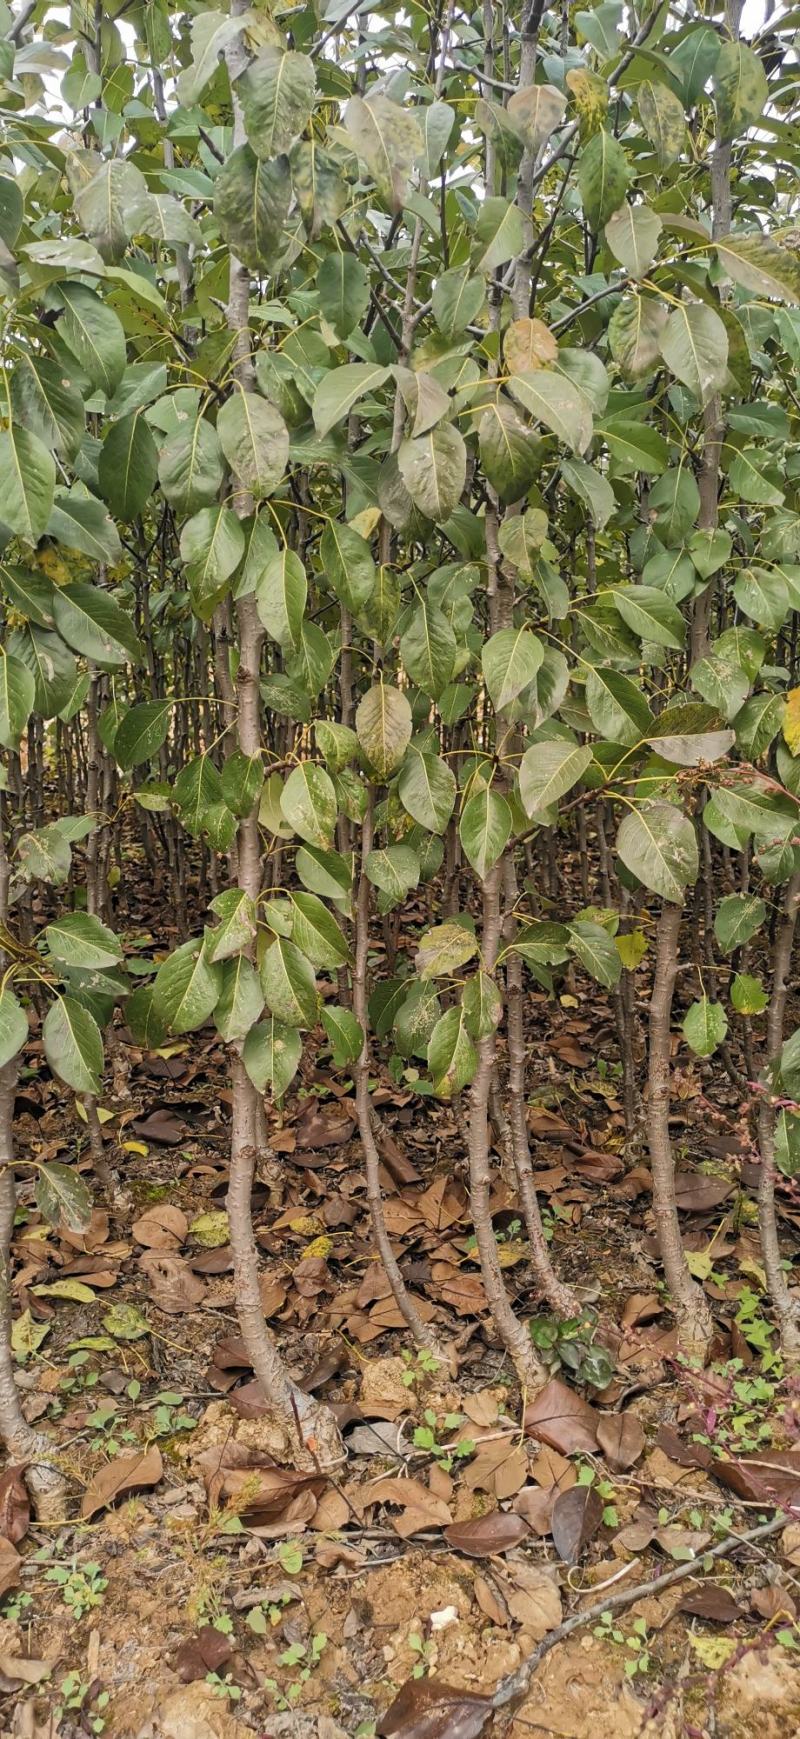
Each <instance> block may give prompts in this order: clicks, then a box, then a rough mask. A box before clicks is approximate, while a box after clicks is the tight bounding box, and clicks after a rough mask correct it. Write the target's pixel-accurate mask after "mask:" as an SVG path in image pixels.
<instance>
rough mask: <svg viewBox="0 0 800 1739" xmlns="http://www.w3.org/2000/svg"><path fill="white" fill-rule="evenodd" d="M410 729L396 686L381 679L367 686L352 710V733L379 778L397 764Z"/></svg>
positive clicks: (405, 704) (405, 705)
mask: <svg viewBox="0 0 800 1739" xmlns="http://www.w3.org/2000/svg"><path fill="white" fill-rule="evenodd" d="M411 730H412V722H411V708H410V706H409V704H408V701H407V699H406V696H405V695H404V694H401V692H400V690H399V689H397V688H392V687H391V685H390V684H388V683H385V682H379V683H377V684H376V685H375V687H374V688H369V689H367V692H366V694H365V695H364V696H363V697H362V699H361V700H360V701H359V704H358V708H357V711H356V736H357V737H358V740H359V743H360V744H361V748H362V750H363V752H364V754H365V755H366V758H367V760H368V762H369V764H370V767H371V768H372V770H373V772H374V773H375V774H377V777H378V778H379V779H382V780H383V779H388V778H389V777H390V776H391V774H392V773H394V772H396V770H397V768H398V767H399V766H400V763H401V761H402V759H403V756H404V755H405V752H406V749H407V748H408V745H409V743H410V741H411Z"/></svg>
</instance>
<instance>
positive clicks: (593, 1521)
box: [551, 1485, 603, 1564]
mask: <svg viewBox="0 0 800 1739" xmlns="http://www.w3.org/2000/svg"><path fill="white" fill-rule="evenodd" d="M602 1520H603V1500H602V1498H601V1497H600V1496H599V1495H598V1493H597V1492H596V1491H595V1488H594V1486H593V1485H573V1486H572V1487H571V1489H570V1490H569V1491H562V1492H560V1493H559V1496H558V1497H557V1498H556V1501H555V1503H554V1505H553V1520H552V1524H551V1533H552V1535H553V1544H554V1546H555V1548H556V1551H557V1552H558V1555H559V1557H560V1558H561V1559H562V1560H563V1562H564V1563H565V1564H577V1562H578V1559H579V1558H580V1556H581V1553H582V1552H583V1549H584V1546H587V1545H588V1543H589V1541H590V1540H591V1538H592V1536H593V1534H596V1533H597V1530H598V1528H599V1526H600V1524H601V1522H602Z"/></svg>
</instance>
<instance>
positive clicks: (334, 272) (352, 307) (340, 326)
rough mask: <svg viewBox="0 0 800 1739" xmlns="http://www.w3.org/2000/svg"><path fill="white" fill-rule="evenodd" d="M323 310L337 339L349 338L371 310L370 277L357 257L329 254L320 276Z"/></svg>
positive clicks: (340, 253)
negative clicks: (369, 309) (368, 310)
mask: <svg viewBox="0 0 800 1739" xmlns="http://www.w3.org/2000/svg"><path fill="white" fill-rule="evenodd" d="M317 294H318V296H319V302H320V307H321V309H322V312H323V314H324V316H325V319H326V320H327V322H328V325H329V326H331V327H332V328H333V330H334V332H335V333H336V336H337V338H349V336H350V333H351V332H352V331H353V329H354V327H356V326H357V325H358V324H359V321H360V320H361V318H362V316H363V315H364V314H366V311H367V309H368V307H369V299H370V284H369V274H368V272H367V270H366V267H365V266H362V264H361V261H360V260H359V259H357V258H356V255H355V254H349V253H345V252H344V250H343V249H341V248H340V249H338V250H337V251H336V252H334V253H331V254H326V256H325V258H324V260H323V262H322V265H321V266H320V268H319V271H318V273H317Z"/></svg>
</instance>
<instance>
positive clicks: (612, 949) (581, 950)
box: [569, 919, 622, 990]
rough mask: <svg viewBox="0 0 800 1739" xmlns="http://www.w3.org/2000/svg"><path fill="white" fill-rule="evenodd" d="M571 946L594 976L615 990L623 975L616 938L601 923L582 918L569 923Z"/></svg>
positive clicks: (576, 955)
mask: <svg viewBox="0 0 800 1739" xmlns="http://www.w3.org/2000/svg"><path fill="white" fill-rule="evenodd" d="M569 947H570V951H571V953H573V954H574V955H575V957H576V959H577V960H580V963H581V965H582V966H584V967H585V968H586V971H587V972H588V973H589V974H590V976H591V977H592V978H595V979H596V980H597V983H598V984H602V985H603V986H604V988H605V989H606V990H613V989H614V986H615V985H616V984H618V983H619V980H620V978H621V976H622V960H621V958H620V954H619V949H618V948H617V945H616V940H615V938H614V937H613V936H610V935H609V933H608V931H607V930H604V929H603V927H602V925H601V924H594V923H592V921H591V920H590V919H581V920H579V921H577V922H576V923H573V924H570V925H569Z"/></svg>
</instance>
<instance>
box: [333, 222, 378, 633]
mask: <svg viewBox="0 0 800 1739" xmlns="http://www.w3.org/2000/svg"><path fill="white" fill-rule="evenodd" d="M345 257H348V256H345ZM319 553H320V560H321V562H322V571H323V573H324V575H325V579H326V581H327V582H328V584H329V585H330V586H332V587H333V590H334V592H335V593H336V596H337V598H338V599H339V601H340V603H342V604H344V607H345V609H346V610H350V611H351V612H352V613H353V615H358V613H359V611H360V610H363V608H364V605H365V604H366V603H367V601H368V599H369V598H371V596H372V593H373V591H374V589H375V563H374V561H373V559H372V552H371V550H370V547H369V544H368V543H367V541H366V538H363V537H361V535H360V533H359V532H357V531H354V530H353V527H352V526H351V525H343V524H342V522H341V520H338V519H331V520H329V521H328V524H327V525H326V527H325V530H324V532H323V534H322V537H321V539H320V546H319Z"/></svg>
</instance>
